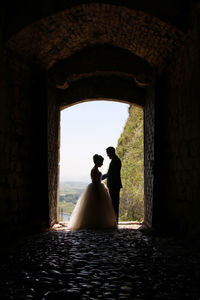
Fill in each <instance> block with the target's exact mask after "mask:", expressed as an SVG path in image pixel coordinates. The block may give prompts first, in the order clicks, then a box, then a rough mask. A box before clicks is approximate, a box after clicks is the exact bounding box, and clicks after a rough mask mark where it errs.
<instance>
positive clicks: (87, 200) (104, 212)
mask: <svg viewBox="0 0 200 300" xmlns="http://www.w3.org/2000/svg"><path fill="white" fill-rule="evenodd" d="M90 175H91V179H92V183H90V184H89V185H88V186H87V188H86V190H85V191H84V193H83V194H82V195H81V196H80V198H79V200H78V202H77V204H76V206H75V208H74V210H73V212H72V215H71V218H70V221H69V224H68V228H69V229H71V230H78V229H105V228H117V223H116V216H115V213H114V209H113V206H112V200H111V198H110V195H109V192H108V190H107V188H106V186H105V185H104V184H103V183H102V182H101V178H102V174H101V172H99V170H98V169H97V168H95V167H94V168H93V169H92V170H91V174H90Z"/></svg>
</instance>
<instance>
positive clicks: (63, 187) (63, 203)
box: [58, 181, 87, 214]
mask: <svg viewBox="0 0 200 300" xmlns="http://www.w3.org/2000/svg"><path fill="white" fill-rule="evenodd" d="M86 185H87V183H83V182H70V181H67V182H60V188H59V204H58V206H59V211H60V210H61V209H62V211H63V213H68V214H71V213H72V211H73V209H74V207H75V205H76V203H77V201H78V199H79V197H80V195H81V194H82V193H83V191H84V190H85V187H86Z"/></svg>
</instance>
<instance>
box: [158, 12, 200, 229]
mask: <svg viewBox="0 0 200 300" xmlns="http://www.w3.org/2000/svg"><path fill="white" fill-rule="evenodd" d="M192 19H193V24H192V27H191V30H190V32H189V33H188V37H187V40H186V41H185V43H184V45H183V46H182V48H181V49H180V50H179V51H178V52H177V54H176V57H175V58H174V60H173V61H172V62H171V64H170V65H169V67H168V68H167V70H166V72H165V74H163V77H162V79H161V82H160V83H161V84H160V86H159V90H160V99H157V101H158V102H160V104H159V107H160V112H161V117H160V119H161V118H162V119H163V121H164V122H163V121H162V126H161V128H160V130H162V139H161V140H160V141H161V142H162V147H163V148H162V153H160V156H162V157H161V159H160V161H161V162H162V164H161V165H160V174H162V186H163V190H162V191H160V199H159V201H160V202H162V205H161V206H162V217H163V219H164V220H165V227H168V230H169V228H170V229H171V230H173V231H177V232H182V233H184V234H187V233H190V234H191V233H196V232H200V218H199V211H200V201H199V199H200V185H199V178H200V101H199V99H200V90H199V78H200V72H199V45H198V42H199V28H200V26H199V15H198V14H197V13H193V15H192ZM161 95H162V98H161ZM161 169H163V170H161Z"/></svg>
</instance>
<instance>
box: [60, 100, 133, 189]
mask: <svg viewBox="0 0 200 300" xmlns="http://www.w3.org/2000/svg"><path fill="white" fill-rule="evenodd" d="M128 108H129V105H128V104H125V103H120V102H113V101H90V102H85V103H81V104H76V105H73V106H70V107H68V108H67V109H64V110H63V111H61V147H60V181H83V182H87V183H89V182H90V181H91V180H90V171H91V169H92V168H93V166H94V163H93V160H92V157H93V155H94V154H99V155H102V156H103V157H104V163H103V166H102V167H101V168H99V170H100V171H101V172H102V173H103V174H104V173H106V172H107V170H108V167H109V163H110V159H109V158H108V157H107V155H106V148H107V147H109V146H113V147H116V146H117V142H118V139H119V137H120V135H121V133H122V132H123V128H124V125H125V123H126V120H127V119H128Z"/></svg>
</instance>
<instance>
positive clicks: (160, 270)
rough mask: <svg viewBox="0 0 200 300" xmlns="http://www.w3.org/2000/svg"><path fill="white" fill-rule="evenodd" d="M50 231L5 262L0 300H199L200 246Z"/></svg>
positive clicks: (117, 233)
mask: <svg viewBox="0 0 200 300" xmlns="http://www.w3.org/2000/svg"><path fill="white" fill-rule="evenodd" d="M125 227H126V226H124V227H123V226H121V227H120V228H119V229H118V230H107V231H100V230H99V231H94V230H88V231H87V230H80V231H74V232H73V231H66V230H60V229H59V228H57V230H52V231H49V232H45V233H41V234H38V235H35V236H32V237H29V238H27V239H26V240H24V241H23V243H21V245H20V246H18V247H17V248H16V249H15V251H12V252H10V253H9V255H8V256H7V257H6V255H5V257H3V260H2V263H1V267H0V299H26V300H27V299H42V300H46V299H47V300H49V299H50V300H51V299H66V300H68V299H72V300H73V299H91V300H93V299H110V300H111V299H113V300H114V299H138V300H139V299H180V300H182V299H200V280H199V279H200V251H199V250H200V243H199V241H197V240H190V241H188V240H187V241H186V240H181V239H174V238H166V237H158V236H155V235H148V234H144V233H142V232H141V231H140V230H137V229H131V228H128V229H126V228H125Z"/></svg>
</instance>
